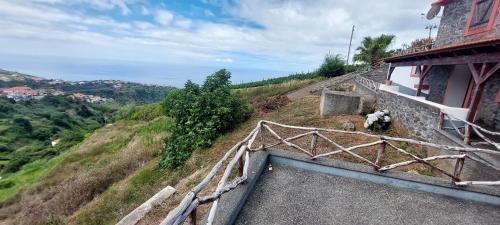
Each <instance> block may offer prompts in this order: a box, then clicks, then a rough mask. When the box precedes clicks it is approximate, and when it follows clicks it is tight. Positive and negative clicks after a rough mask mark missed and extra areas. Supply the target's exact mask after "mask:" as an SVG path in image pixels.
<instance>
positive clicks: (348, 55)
mask: <svg viewBox="0 0 500 225" xmlns="http://www.w3.org/2000/svg"><path fill="white" fill-rule="evenodd" d="M353 35H354V25H352V31H351V40H350V41H349V50H348V51H347V62H346V64H347V65H349V57H350V56H351V45H352V36H353Z"/></svg>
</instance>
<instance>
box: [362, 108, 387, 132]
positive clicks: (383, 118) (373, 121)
mask: <svg viewBox="0 0 500 225" xmlns="http://www.w3.org/2000/svg"><path fill="white" fill-rule="evenodd" d="M389 125H391V117H390V115H389V110H382V111H376V112H374V113H372V114H368V115H366V120H365V124H364V126H365V128H367V129H369V130H387V128H389Z"/></svg>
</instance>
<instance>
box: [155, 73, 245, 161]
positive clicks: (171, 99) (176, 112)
mask: <svg viewBox="0 0 500 225" xmlns="http://www.w3.org/2000/svg"><path fill="white" fill-rule="evenodd" d="M230 78H231V73H230V72H229V71H226V70H225V69H222V70H219V71H217V72H216V73H214V74H212V75H210V76H208V77H207V79H206V80H205V82H204V84H203V85H202V86H201V87H200V86H199V85H197V84H195V83H193V82H191V81H188V82H187V83H186V84H185V85H184V88H183V89H178V90H175V91H172V92H171V93H170V94H169V95H168V96H167V98H166V99H165V101H164V102H163V107H164V109H165V112H166V115H167V116H170V117H172V118H173V119H174V121H175V122H174V124H173V125H172V126H171V128H170V132H171V134H170V136H168V137H167V138H166V140H165V142H166V147H165V149H164V150H163V151H162V153H161V154H162V159H161V161H160V165H161V166H163V167H167V168H176V167H178V166H180V165H182V164H183V163H184V161H185V160H186V159H187V158H189V156H190V155H191V152H192V151H193V150H194V149H196V148H200V147H209V146H210V145H211V144H212V143H213V141H214V140H215V139H216V138H217V137H219V136H220V135H221V134H223V133H224V132H225V131H227V130H229V129H231V128H233V127H234V126H235V125H237V124H238V123H240V122H242V121H244V120H245V119H246V118H247V116H248V113H247V112H248V109H247V107H246V106H245V105H244V104H243V103H242V102H241V100H240V99H239V98H238V97H237V96H236V95H233V94H231V91H230V84H231V82H230V81H229V79H230Z"/></svg>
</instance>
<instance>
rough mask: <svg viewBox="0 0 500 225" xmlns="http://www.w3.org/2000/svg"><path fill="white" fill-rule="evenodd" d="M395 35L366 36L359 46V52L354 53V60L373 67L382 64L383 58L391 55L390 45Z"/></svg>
mask: <svg viewBox="0 0 500 225" xmlns="http://www.w3.org/2000/svg"><path fill="white" fill-rule="evenodd" d="M395 37H396V36H394V35H386V34H382V35H380V36H379V37H375V38H372V37H365V38H364V39H363V41H362V42H361V46H359V47H358V48H357V50H358V51H359V53H357V54H355V55H354V60H355V61H359V62H365V63H368V64H370V66H372V67H376V66H378V65H379V64H380V62H381V61H382V59H384V58H386V57H388V56H390V55H391V53H392V51H389V50H388V48H389V45H390V44H391V43H392V42H393V41H394V38H395Z"/></svg>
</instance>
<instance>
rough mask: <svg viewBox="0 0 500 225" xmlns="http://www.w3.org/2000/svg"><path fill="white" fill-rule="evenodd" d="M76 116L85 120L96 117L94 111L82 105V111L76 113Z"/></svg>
mask: <svg viewBox="0 0 500 225" xmlns="http://www.w3.org/2000/svg"><path fill="white" fill-rule="evenodd" d="M76 114H78V115H79V116H81V117H84V118H88V117H91V116H93V115H94V114H93V113H92V111H90V109H89V108H88V107H87V106H85V105H81V106H80V109H79V110H78V111H77V112H76Z"/></svg>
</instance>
